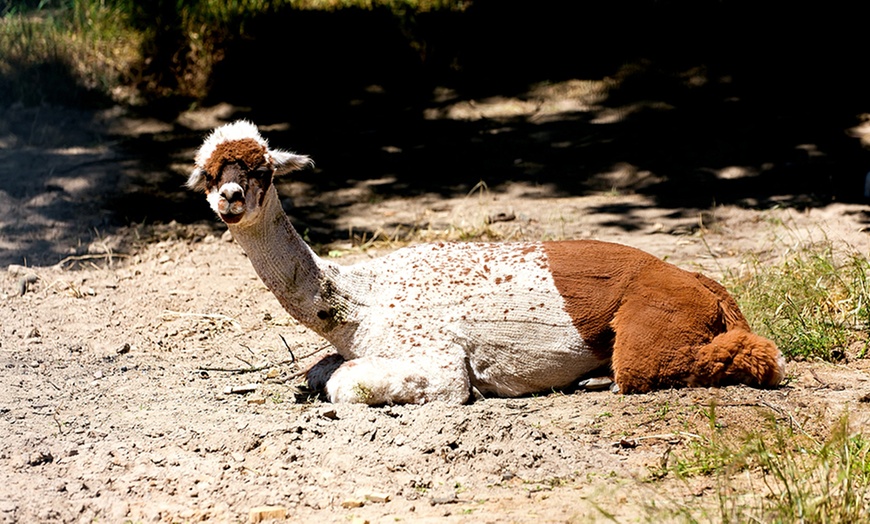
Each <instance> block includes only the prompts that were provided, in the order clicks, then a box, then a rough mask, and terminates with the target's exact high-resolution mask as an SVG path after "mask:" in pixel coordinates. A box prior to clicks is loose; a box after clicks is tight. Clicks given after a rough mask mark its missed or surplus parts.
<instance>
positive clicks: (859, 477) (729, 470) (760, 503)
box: [652, 409, 870, 524]
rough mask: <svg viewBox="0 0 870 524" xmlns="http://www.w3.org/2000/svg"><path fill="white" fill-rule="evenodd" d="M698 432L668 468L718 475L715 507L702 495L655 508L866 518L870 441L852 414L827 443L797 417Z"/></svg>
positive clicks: (701, 513)
mask: <svg viewBox="0 0 870 524" xmlns="http://www.w3.org/2000/svg"><path fill="white" fill-rule="evenodd" d="M711 413H714V412H713V410H712V409H711ZM711 417H715V415H711ZM711 421H715V418H711ZM713 425H715V424H713ZM696 437H697V438H696V439H695V440H692V441H690V442H689V444H688V449H689V453H688V454H686V455H684V456H679V457H677V458H676V460H674V461H672V464H671V465H670V466H668V471H667V472H665V473H666V474H667V473H672V474H674V475H676V476H677V477H679V478H681V479H684V480H687V479H690V478H691V477H694V476H698V475H709V476H715V477H716V479H717V484H716V486H717V487H716V499H715V500H716V505H715V506H714V507H710V506H709V505H708V506H706V507H703V506H702V505H703V504H704V502H705V501H704V500H703V499H696V500H694V501H690V502H689V503H688V504H676V506H679V509H675V508H673V507H669V506H670V505H668V504H666V505H665V507H658V508H655V509H654V510H652V513H653V514H656V513H659V512H661V511H665V512H671V511H673V512H675V513H676V515H677V516H678V517H679V520H682V521H685V522H705V521H711V522H781V523H792V522H794V523H796V522H807V523H815V522H818V523H830V524H836V523H851V522H863V521H865V520H866V515H867V511H868V510H870V507H868V504H870V440H868V439H866V438H865V437H864V436H863V435H862V434H861V433H860V432H857V431H854V430H853V429H852V428H850V427H849V422H848V419H847V418H845V417H844V418H842V419H840V420H839V421H838V422H837V423H836V425H835V426H834V427H833V428H832V430H831V436H830V437H829V438H828V439H827V440H825V441H818V440H816V439H815V438H813V437H811V436H810V435H808V434H806V433H804V432H803V431H802V429H801V428H800V427H799V426H797V425H796V422H795V421H793V420H791V421H790V422H789V423H784V421H782V420H780V421H777V420H775V419H773V418H771V419H770V420H769V421H768V424H766V425H765V427H763V428H762V429H761V430H760V431H757V432H751V433H748V434H746V435H743V436H741V437H737V438H735V437H733V436H731V437H729V436H728V435H727V434H726V432H725V431H723V430H721V429H716V430H714V431H712V432H711V435H710V436H709V437H701V436H697V435H696ZM706 500H709V498H707V499H706Z"/></svg>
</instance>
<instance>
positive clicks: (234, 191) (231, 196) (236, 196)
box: [220, 184, 245, 203]
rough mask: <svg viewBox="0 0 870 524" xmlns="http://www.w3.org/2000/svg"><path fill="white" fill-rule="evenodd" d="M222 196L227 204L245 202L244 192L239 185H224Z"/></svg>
mask: <svg viewBox="0 0 870 524" xmlns="http://www.w3.org/2000/svg"><path fill="white" fill-rule="evenodd" d="M220 194H221V196H222V197H224V199H226V201H227V202H230V203H233V202H238V201H240V200H244V197H245V195H244V192H243V191H242V188H241V187H240V186H239V185H238V184H224V185H223V187H221V191H220Z"/></svg>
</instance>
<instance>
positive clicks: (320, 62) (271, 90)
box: [0, 0, 870, 260]
mask: <svg viewBox="0 0 870 524" xmlns="http://www.w3.org/2000/svg"><path fill="white" fill-rule="evenodd" d="M762 7H763V9H762ZM139 9H141V12H139V13H138V18H137V20H138V22H137V23H139V24H143V31H145V32H146V34H147V35H148V37H147V38H146V39H145V40H144V41H143V42H142V55H143V57H144V60H143V62H142V63H141V64H139V66H138V69H137V70H136V71H135V74H131V75H130V77H128V78H127V82H128V83H129V84H130V85H131V86H133V87H135V88H136V89H137V90H138V92H139V95H140V98H139V102H138V103H136V104H133V105H131V106H129V107H125V109H124V111H125V112H126V113H125V114H129V115H135V116H136V117H138V118H144V119H154V120H157V121H159V122H162V123H163V124H164V125H162V126H156V127H155V128H154V129H155V130H154V131H153V132H147V130H146V131H145V132H138V133H135V134H130V133H114V132H113V131H112V129H113V127H112V125H111V118H109V119H107V118H106V117H105V110H103V113H101V115H103V116H101V117H100V118H93V119H89V117H88V116H87V115H89V114H90V113H88V111H91V110H92V109H93V110H94V111H96V109H100V108H105V107H107V106H111V105H114V104H115V103H116V102H114V101H112V100H111V99H110V98H109V97H107V96H105V95H104V94H101V93H100V92H99V90H94V89H93V88H91V87H87V88H86V87H84V86H82V85H81V83H80V82H79V81H78V80H77V79H76V77H75V75H74V74H72V73H70V74H68V75H67V76H68V77H69V80H68V81H69V85H68V86H66V87H65V88H64V89H59V90H56V91H57V92H58V93H60V94H55V95H48V96H45V95H44V96H42V99H41V100H39V103H38V104H24V105H25V106H27V107H31V106H34V105H35V106H37V107H42V108H46V107H49V108H50V107H56V106H57V104H63V105H66V106H72V107H75V108H77V109H78V110H84V111H85V113H83V114H81V116H80V114H79V113H76V114H75V115H73V116H66V117H61V118H57V119H56V121H54V122H52V121H51V119H47V118H46V117H45V113H46V112H48V111H50V110H49V109H43V110H42V111H43V113H42V114H41V116H39V118H43V121H44V122H45V124H44V125H45V126H48V127H49V128H50V127H51V126H55V127H57V130H56V133H54V134H52V132H51V131H50V130H49V131H43V136H44V137H47V138H45V139H44V140H43V141H42V142H41V145H43V146H54V147H55V148H57V147H60V146H61V145H63V146H65V147H70V146H74V145H75V144H71V143H69V141H68V139H69V135H68V134H66V133H64V132H63V130H64V126H81V127H82V129H83V130H84V131H85V132H83V133H79V134H77V135H75V136H78V137H84V138H81V140H83V141H84V142H87V143H88V144H92V143H93V141H94V140H98V141H99V140H110V141H112V143H113V144H116V145H117V147H115V146H113V149H112V150H111V151H110V152H108V153H106V154H105V155H104V156H100V155H96V156H94V157H93V158H87V157H82V158H78V159H77V160H76V162H75V163H73V164H72V166H71V167H66V168H61V169H53V171H52V175H51V176H52V177H54V178H55V179H56V178H57V177H58V176H66V175H65V174H64V173H67V174H68V175H69V176H79V177H82V176H83V177H86V178H87V177H99V180H98V181H95V182H94V185H95V186H99V187H109V188H119V190H118V191H114V192H113V191H111V190H109V191H108V193H107V194H101V195H98V196H96V197H95V198H93V199H92V200H90V201H85V200H81V201H76V202H74V204H75V205H71V203H70V201H69V199H63V198H59V199H57V205H54V206H51V205H49V206H45V210H44V213H45V214H46V215H47V216H48V217H49V218H50V219H51V220H54V221H55V222H57V223H59V224H67V225H70V224H72V223H75V227H76V228H78V230H79V231H89V230H92V229H93V228H94V227H99V228H102V229H103V230H111V229H112V228H116V227H120V226H122V225H126V224H130V223H141V222H143V221H150V222H168V221H171V220H177V221H180V222H183V223H195V222H198V221H209V222H210V223H213V221H214V218H213V217H212V216H210V211H209V210H208V208H207V207H206V206H205V205H202V202H201V197H199V196H197V195H192V194H190V193H189V192H186V191H184V190H183V189H182V188H181V187H180V184H181V183H182V182H183V179H180V178H179V177H180V175H179V171H180V169H179V167H178V166H179V165H189V163H190V162H191V156H192V151H193V149H194V148H195V147H196V146H197V145H198V144H199V143H200V141H201V139H202V137H203V135H204V131H203V130H201V129H193V128H191V127H190V126H187V125H185V123H184V119H183V118H179V115H181V114H183V113H184V111H186V110H188V109H190V108H191V107H209V106H213V105H216V104H230V106H231V107H232V109H231V110H230V111H229V112H228V113H227V114H226V115H225V116H226V118H227V119H232V118H239V117H244V118H250V119H252V120H253V121H255V122H256V123H258V124H259V125H261V126H266V127H267V129H270V131H269V132H268V133H267V135H268V137H269V138H270V141H271V142H272V144H273V145H276V146H279V147H286V148H289V149H294V150H296V151H299V152H304V153H306V154H310V155H312V156H313V157H314V158H315V160H316V161H317V166H318V169H317V170H316V171H309V172H303V173H300V174H299V175H298V177H297V178H298V179H299V180H302V181H304V182H305V183H306V184H308V185H309V186H310V187H311V188H312V191H314V192H319V193H325V192H329V191H334V190H337V189H341V188H343V187H348V186H349V185H350V184H351V183H354V182H356V181H359V180H365V179H383V178H385V177H386V178H388V179H389V183H384V184H379V185H378V186H377V192H378V196H379V197H380V198H392V197H397V196H399V197H400V196H407V195H415V194H421V193H439V194H443V195H457V194H465V193H467V192H468V191H469V189H471V188H472V187H474V186H475V184H477V183H478V182H481V181H483V182H485V183H486V184H487V186H488V187H489V188H490V190H493V191H498V190H499V188H501V187H503V186H504V185H505V184H509V183H511V182H515V181H523V182H529V183H532V184H541V185H544V184H546V185H548V186H549V187H552V188H553V192H554V193H555V194H564V195H580V194H586V193H591V192H601V191H608V190H613V189H614V188H608V187H603V186H602V184H601V177H600V175H601V174H602V173H607V172H611V171H613V170H614V166H620V165H621V166H625V165H628V166H630V167H631V169H632V170H633V172H641V173H644V174H645V175H644V176H643V177H640V178H638V179H637V180H636V181H635V182H632V183H626V184H624V185H621V186H620V187H619V188H616V189H618V190H619V191H622V192H638V193H643V194H647V195H650V196H652V197H653V198H654V199H655V201H656V203H657V204H658V205H660V206H662V207H671V208H674V209H675V210H680V209H686V208H704V207H708V206H711V205H714V204H737V205H742V206H748V207H758V208H766V207H770V206H773V205H779V206H782V205H786V206H796V207H805V206H823V205H826V204H828V203H830V202H834V201H841V202H866V201H867V199H866V198H865V197H864V175H865V174H866V173H867V172H868V171H870V156H868V152H867V151H865V150H864V149H863V148H862V146H861V143H860V140H859V139H858V138H856V136H854V133H853V132H851V131H850V130H851V129H853V128H855V127H856V126H858V125H859V124H860V122H861V115H862V114H863V113H864V112H870V107H868V105H870V104H868V97H867V89H866V82H865V80H864V77H865V76H866V74H865V69H866V67H865V64H866V59H865V58H864V54H865V53H864V51H865V49H866V42H865V41H864V37H863V36H862V35H863V32H864V28H863V25H864V21H865V18H864V16H863V14H862V13H861V9H860V6H859V5H858V4H847V3H845V2H844V3H842V4H841V3H839V2H833V3H830V2H827V3H823V2H813V3H807V4H803V5H796V4H793V3H766V4H764V5H763V6H761V5H759V4H757V3H754V2H744V1H728V0H723V1H653V0H643V1H641V0H631V1H629V0H624V1H615V2H614V1H608V2H603V1H602V2H555V1H536V2H514V1H496V0H474V1H471V2H468V3H466V4H464V8H463V9H458V10H457V9H433V10H429V11H425V12H422V11H419V12H418V11H415V10H413V9H410V8H407V9H387V8H377V7H376V8H373V9H358V8H344V9H337V10H330V11H317V10H296V9H291V8H280V9H275V10H272V11H270V12H269V13H267V14H264V15H260V16H252V17H248V18H246V19H245V21H244V24H243V25H233V24H232V23H228V24H226V26H225V27H221V29H220V31H218V32H217V33H216V34H220V35H221V36H220V38H218V39H217V40H215V41H213V42H210V43H208V44H207V45H208V46H211V47H208V49H207V51H208V53H207V55H208V56H210V57H211V59H212V63H210V67H209V69H208V70H207V71H206V72H207V74H206V75H205V77H204V78H198V77H196V74H197V73H196V68H195V65H196V64H192V63H191V60H192V59H191V58H190V56H193V55H192V53H191V49H190V42H189V41H187V40H186V36H185V35H184V34H182V33H180V32H179V29H178V25H177V24H176V22H177V19H178V18H179V17H180V16H182V10H181V9H180V8H179V4H178V3H176V2H167V1H163V0H160V1H155V2H149V3H144V4H143V6H140V7H139ZM43 67H50V68H56V69H59V70H60V73H58V74H57V76H56V77H55V78H63V64H49V65H43ZM54 72H55V73H57V71H54ZM19 73H21V72H20V71H19V72H18V73H16V72H14V71H13V72H9V71H7V72H6V73H5V76H6V77H7V80H8V79H9V78H10V77H12V76H14V75H15V74H19ZM28 74H31V75H32V74H33V73H32V72H30V73H28ZM34 78H38V75H37V76H36V77H34ZM571 79H583V80H596V81H600V80H605V84H606V86H607V89H606V92H605V93H604V94H603V96H602V97H600V99H599V100H598V102H597V109H596V110H595V111H576V112H566V113H562V114H560V115H559V116H558V118H547V119H537V118H535V117H534V115H533V116H532V117H529V116H528V115H520V116H516V117H510V116H503V117H499V118H486V117H482V118H476V119H472V120H456V119H448V118H435V119H432V118H426V117H425V114H426V111H427V110H432V109H433V108H435V109H437V108H447V107H449V106H451V105H453V104H457V103H460V102H465V103H469V102H470V103H471V104H473V102H474V101H484V100H487V99H489V98H491V97H506V98H512V99H515V100H520V101H532V102H534V100H535V95H534V88H536V87H540V86H542V85H544V86H546V85H558V83H559V82H564V81H567V80H571ZM3 82H4V81H2V80H0V86H3V85H4V83H3ZM6 84H8V82H6ZM188 84H195V85H196V86H197V87H196V89H185V85H188ZM37 91H38V90H37ZM2 94H4V91H3V90H2V87H0V95H2ZM5 95H6V100H7V102H9V103H7V109H6V115H7V117H9V118H8V120H9V121H15V118H20V119H21V121H22V122H21V125H22V126H24V127H26V126H27V125H28V124H31V125H32V123H30V120H29V119H32V118H33V112H32V110H31V112H27V111H24V110H22V109H21V103H20V102H18V101H10V100H9V90H8V89H7V90H6V93H5ZM53 98H54V99H53ZM55 99H56V100H55ZM16 104H17V105H16ZM46 104H48V105H46ZM10 107H11V108H13V109H14V110H15V111H17V112H15V111H13V109H9V108H10ZM83 108H84V109H83ZM607 114H609V115H616V116H615V117H613V116H611V117H610V118H604V117H603V116H604V115H607ZM10 115H11V116H10ZM22 115H23V116H22ZM82 119H84V120H85V121H86V122H84V123H83V122H82ZM15 129H17V128H15ZM113 133H114V134H113ZM52 137H56V138H52ZM94 137H97V138H94ZM106 137H107V138H106ZM7 143H11V144H12V146H13V147H14V146H16V145H20V144H22V143H25V142H24V141H21V140H19V141H18V142H15V141H14V140H13V141H11V142H10V141H9V140H7ZM28 151H30V153H31V154H32V155H33V158H31V159H30V160H29V164H27V165H29V166H30V167H29V169H30V170H31V171H29V172H33V173H36V174H38V173H40V172H42V173H47V171H48V169H49V168H48V167H43V166H51V165H52V161H51V159H50V155H52V154H55V153H47V152H46V151H36V150H28V149H27V148H26V147H23V148H21V152H22V154H26V153H27V152H28ZM46 155H49V156H48V157H47V156H46ZM63 155H65V153H59V156H63ZM67 160H68V159H66V158H59V159H58V162H65V161H67ZM100 166H102V167H103V168H102V169H101V168H100ZM55 167H57V166H55ZM735 169H736V171H735ZM65 170H66V171H65ZM728 170H731V171H728ZM13 171H15V172H13ZM723 172H736V173H738V175H737V176H723V175H722V173H723ZM46 176H47V175H46ZM10 177H20V172H18V170H10V169H4V168H3V167H2V165H0V184H3V186H0V187H4V186H5V187H6V188H7V193H9V194H10V195H12V197H14V198H20V199H25V200H26V198H31V199H32V197H33V196H34V195H36V194H37V193H39V192H40V191H55V192H60V193H63V191H68V189H66V188H65V186H64V184H62V183H61V184H58V183H49V182H46V178H45V177H42V178H40V177H39V176H36V177H34V178H33V182H32V184H31V185H30V186H28V185H26V184H25V185H23V186H22V184H20V183H17V184H15V185H14V188H15V189H14V191H13V190H10V189H9V188H11V187H13V185H12V184H9V183H8V180H9V179H10ZM4 179H5V180H6V181H7V182H4ZM130 188H134V189H135V190H130ZM22 201H23V200H22ZM76 206H78V207H76ZM319 211H320V212H319V213H318V215H319V216H323V217H324V218H323V219H321V220H318V221H317V222H316V223H312V224H311V225H312V226H313V230H314V231H316V232H317V234H318V235H319V237H318V238H316V239H315V240H317V241H321V242H328V241H329V240H331V239H333V238H338V237H341V236H345V235H346V232H344V231H340V232H338V231H336V232H335V234H334V235H331V234H330V231H331V224H330V217H335V216H337V215H339V214H340V213H341V209H328V210H324V209H320V210H319ZM626 227H630V224H627V226H626ZM9 231H11V230H10V229H9V227H8V226H7V233H9ZM21 231H22V234H25V233H26V231H27V228H26V227H23V228H22V230H21ZM82 234H83V233H82ZM19 251H20V252H11V254H8V256H7V257H6V259H14V258H21V256H23V255H24V254H25V253H24V252H23V251H24V250H23V249H22V250H19ZM32 256H36V255H32ZM59 256H60V254H59V253H52V252H50V250H49V252H48V253H47V254H45V257H44V258H45V259H46V260H49V259H51V258H52V257H54V258H58V257H59ZM6 259H4V260H6Z"/></svg>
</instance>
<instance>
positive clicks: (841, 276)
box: [727, 242, 870, 361]
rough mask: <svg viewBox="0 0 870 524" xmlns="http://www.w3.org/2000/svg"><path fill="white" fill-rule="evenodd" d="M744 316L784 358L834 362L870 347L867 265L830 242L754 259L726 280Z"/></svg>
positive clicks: (862, 258)
mask: <svg viewBox="0 0 870 524" xmlns="http://www.w3.org/2000/svg"><path fill="white" fill-rule="evenodd" d="M727 283H728V284H730V285H729V287H730V288H731V289H732V290H733V292H734V294H735V296H736V297H737V300H738V302H739V303H740V307H741V309H742V310H743V313H744V314H745V315H746V317H747V320H749V323H750V324H751V325H752V326H754V327H755V328H756V329H757V331H758V332H759V334H761V335H763V336H767V337H769V338H771V339H772V340H773V341H774V342H776V343H777V345H778V346H779V347H780V348H781V349H782V351H783V353H784V354H785V355H786V357H788V358H791V359H794V358H819V359H823V360H828V361H831V360H838V359H840V358H842V356H843V355H844V350H845V349H846V348H850V347H856V348H857V350H856V353H857V355H858V356H859V357H863V356H865V355H866V353H867V349H868V347H870V337H868V335H867V333H868V331H870V261H868V259H867V257H866V256H864V255H861V254H859V253H857V252H853V253H840V252H838V251H836V250H835V249H834V247H833V246H832V244H831V243H830V242H823V243H817V244H812V245H809V246H802V247H799V248H796V249H791V250H789V251H788V252H787V253H786V254H785V256H784V257H783V258H782V259H781V260H780V261H779V262H777V263H773V264H771V263H768V262H763V261H761V260H759V259H757V258H756V259H753V260H751V261H750V264H749V271H748V272H746V274H743V275H740V276H734V275H732V276H730V277H729V278H728V282H727Z"/></svg>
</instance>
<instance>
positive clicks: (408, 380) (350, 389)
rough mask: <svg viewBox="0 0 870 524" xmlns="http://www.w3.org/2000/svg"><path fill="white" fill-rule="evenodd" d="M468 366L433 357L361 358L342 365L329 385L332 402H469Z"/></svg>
mask: <svg viewBox="0 0 870 524" xmlns="http://www.w3.org/2000/svg"><path fill="white" fill-rule="evenodd" d="M470 391H471V384H470V382H469V380H468V373H467V371H466V369H465V366H464V363H463V362H462V361H461V360H460V361H457V362H455V363H454V362H452V361H446V359H429V358H422V357H418V358H410V357H406V358H401V359H399V358H385V357H368V356H367V357H360V358H356V359H353V360H348V361H346V362H344V363H343V364H341V366H339V367H338V369H336V370H335V371H334V372H333V373H332V376H331V377H330V378H329V380H328V381H327V382H326V393H327V395H328V396H329V400H330V401H332V402H355V403H364V404H369V405H381V404H421V403H424V402H432V401H437V400H441V401H444V402H448V403H451V404H462V403H464V402H466V401H468V397H469V394H470Z"/></svg>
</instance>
